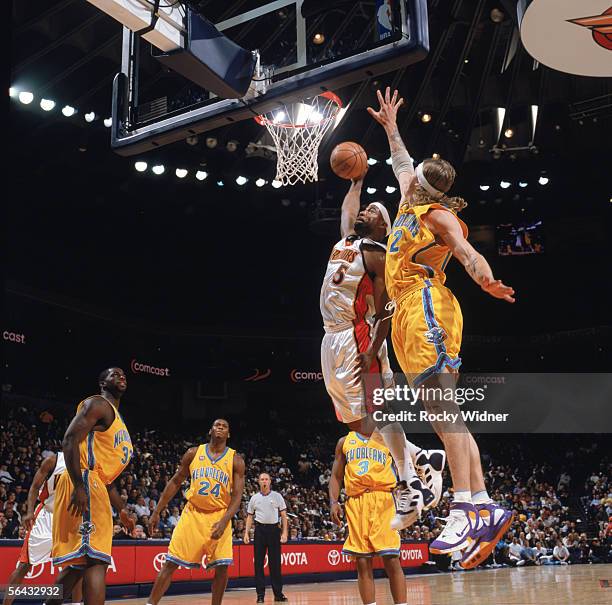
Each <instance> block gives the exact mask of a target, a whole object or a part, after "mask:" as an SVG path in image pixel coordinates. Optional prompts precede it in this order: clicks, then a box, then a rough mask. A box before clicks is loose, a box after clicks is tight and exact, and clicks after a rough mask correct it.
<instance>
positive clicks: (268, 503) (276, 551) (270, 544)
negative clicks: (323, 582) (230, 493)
mask: <svg viewBox="0 0 612 605" xmlns="http://www.w3.org/2000/svg"><path fill="white" fill-rule="evenodd" d="M258 482H259V488H260V491H259V493H257V494H253V495H252V496H251V499H250V500H249V504H248V506H247V513H248V514H247V519H246V526H245V530H244V543H245V544H248V543H249V533H250V531H251V526H252V525H253V516H254V517H255V540H254V550H255V588H256V589H257V602H258V603H263V602H264V595H265V593H266V584H265V579H264V559H265V556H266V550H267V551H268V565H269V567H270V580H271V581H272V590H273V591H274V600H275V601H281V602H284V601H288V599H287V597H286V596H285V595H284V594H283V581H282V578H281V547H280V545H281V542H282V543H283V544H284V543H285V542H286V541H287V525H288V523H287V505H286V504H285V500H284V499H283V497H282V496H281V495H280V494H279V493H278V492H273V491H272V490H271V489H270V485H271V483H272V480H271V479H270V475H268V473H261V474H260V475H259V479H258ZM279 514H280V518H281V520H282V524H283V530H282V532H281V531H280V530H279V527H278V517H279Z"/></svg>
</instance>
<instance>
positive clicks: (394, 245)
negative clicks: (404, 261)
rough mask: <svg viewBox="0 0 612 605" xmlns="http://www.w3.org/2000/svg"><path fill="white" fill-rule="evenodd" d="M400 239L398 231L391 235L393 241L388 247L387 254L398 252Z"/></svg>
mask: <svg viewBox="0 0 612 605" xmlns="http://www.w3.org/2000/svg"><path fill="white" fill-rule="evenodd" d="M401 239H402V230H401V229H398V230H397V231H396V232H395V233H394V234H393V241H392V242H391V245H390V246H389V252H397V251H398V250H399V247H398V244H399V241H400V240H401Z"/></svg>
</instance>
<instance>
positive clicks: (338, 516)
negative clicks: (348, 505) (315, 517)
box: [329, 502, 344, 527]
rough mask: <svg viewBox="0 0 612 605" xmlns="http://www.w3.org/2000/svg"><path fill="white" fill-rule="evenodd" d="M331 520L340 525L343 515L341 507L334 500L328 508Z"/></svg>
mask: <svg viewBox="0 0 612 605" xmlns="http://www.w3.org/2000/svg"><path fill="white" fill-rule="evenodd" d="M329 512H330V516H331V520H332V521H333V522H334V523H335V524H336V525H337V526H338V527H340V526H341V525H342V517H343V516H344V512H343V511H342V507H341V506H340V503H339V502H334V503H333V504H332V505H331V506H330V509H329Z"/></svg>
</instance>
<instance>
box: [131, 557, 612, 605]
mask: <svg viewBox="0 0 612 605" xmlns="http://www.w3.org/2000/svg"><path fill="white" fill-rule="evenodd" d="M600 580H608V581H609V584H610V586H612V564H611V565H575V566H573V565H569V566H567V567H565V566H563V567H561V566H545V567H527V568H524V567H522V568H504V569H485V570H478V571H471V572H453V573H445V574H432V575H425V576H407V577H406V584H407V586H408V605H532V604H533V605H543V604H546V603H551V604H554V605H610V604H611V603H612V587H611V588H602V587H601V586H600ZM284 591H285V594H286V595H287V597H288V598H289V604H288V605H361V600H360V598H359V593H358V592H357V582H356V581H354V580H350V581H348V580H341V581H338V582H326V583H321V584H290V585H287V586H285V588H284ZM376 591H377V598H376V603H377V605H392V603H393V601H392V599H391V594H390V593H389V588H388V583H387V580H385V579H383V580H376ZM123 603H124V604H126V605H128V604H129V605H144V604H145V603H146V599H129V600H125V601H122V604H123ZM188 603H193V604H194V605H204V604H208V603H210V594H203V595H180V596H172V595H171V596H168V597H165V598H163V599H162V600H161V605H187V604H188ZM254 604H255V590H254V589H236V590H229V591H228V592H227V593H226V595H225V597H224V599H223V605H254ZM266 605H274V600H273V596H272V592H271V590H268V591H267V592H266Z"/></svg>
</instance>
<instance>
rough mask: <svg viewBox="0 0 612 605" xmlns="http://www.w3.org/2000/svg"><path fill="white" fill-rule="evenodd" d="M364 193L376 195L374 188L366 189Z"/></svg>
mask: <svg viewBox="0 0 612 605" xmlns="http://www.w3.org/2000/svg"><path fill="white" fill-rule="evenodd" d="M366 191H367V192H368V193H369V194H370V195H372V194H373V193H376V187H368V188H367V189H366Z"/></svg>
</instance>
